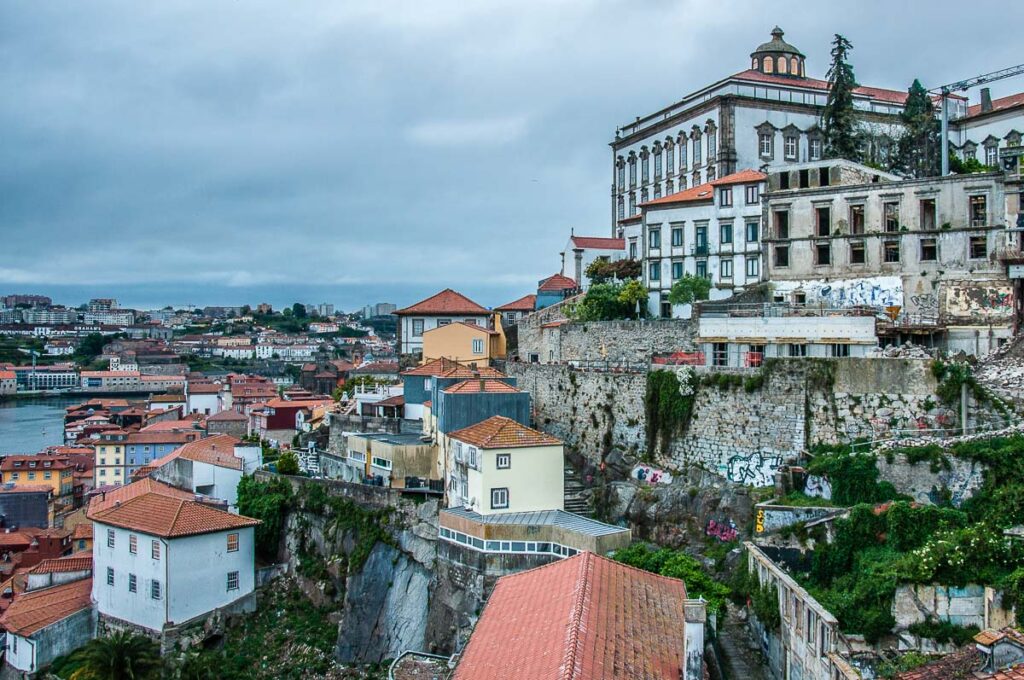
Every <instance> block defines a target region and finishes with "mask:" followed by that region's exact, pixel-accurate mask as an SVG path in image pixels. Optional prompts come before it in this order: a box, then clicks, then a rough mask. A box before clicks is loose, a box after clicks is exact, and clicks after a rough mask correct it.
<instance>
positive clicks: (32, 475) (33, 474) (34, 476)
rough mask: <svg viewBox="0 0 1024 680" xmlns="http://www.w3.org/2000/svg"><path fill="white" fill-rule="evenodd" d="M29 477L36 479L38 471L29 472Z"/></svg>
mask: <svg viewBox="0 0 1024 680" xmlns="http://www.w3.org/2000/svg"><path fill="white" fill-rule="evenodd" d="M28 478H29V479H35V478H36V473H34V472H30V473H28Z"/></svg>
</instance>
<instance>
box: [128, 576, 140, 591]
mask: <svg viewBox="0 0 1024 680" xmlns="http://www.w3.org/2000/svg"><path fill="white" fill-rule="evenodd" d="M138 589H139V584H138V582H137V581H136V579H135V574H128V592H129V593H134V592H137V591H138Z"/></svg>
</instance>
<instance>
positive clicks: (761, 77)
mask: <svg viewBox="0 0 1024 680" xmlns="http://www.w3.org/2000/svg"><path fill="white" fill-rule="evenodd" d="M732 78H735V79H737V80H753V81H756V82H760V83H775V84H778V85H788V86H789V87H806V88H809V89H811V90H825V91H826V92H827V91H828V89H829V85H828V81H827V80H818V79H817V78H793V77H791V76H777V75H771V74H768V73H761V72H760V71H755V70H753V69H748V70H746V71H741V72H740V73H737V74H736V75H734V76H732ZM853 92H854V94H858V95H861V96H865V97H871V98H872V99H877V100H879V101H884V102H889V103H890V104H902V103H903V102H905V101H906V100H907V93H906V92H904V91H900V90H887V89H885V88H881V87H867V86H863V85H862V86H861V87H858V88H857V89H855V90H854V91H853Z"/></svg>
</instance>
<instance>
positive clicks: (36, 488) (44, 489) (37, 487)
mask: <svg viewBox="0 0 1024 680" xmlns="http://www.w3.org/2000/svg"><path fill="white" fill-rule="evenodd" d="M52 492H53V487H52V486H46V485H45V484H18V485H17V486H11V487H8V486H7V485H6V484H5V485H3V486H0V493H52Z"/></svg>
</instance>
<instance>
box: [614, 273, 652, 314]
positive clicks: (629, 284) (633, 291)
mask: <svg viewBox="0 0 1024 680" xmlns="http://www.w3.org/2000/svg"><path fill="white" fill-rule="evenodd" d="M619 302H621V303H622V304H624V305H628V307H629V308H630V309H637V310H639V311H637V313H636V314H637V316H640V315H641V314H642V313H643V310H644V309H645V308H646V306H647V304H646V303H647V288H646V287H645V286H644V284H642V283H640V282H639V281H638V280H636V279H630V280H629V281H626V283H625V285H623V286H622V289H621V290H620V291H619Z"/></svg>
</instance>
